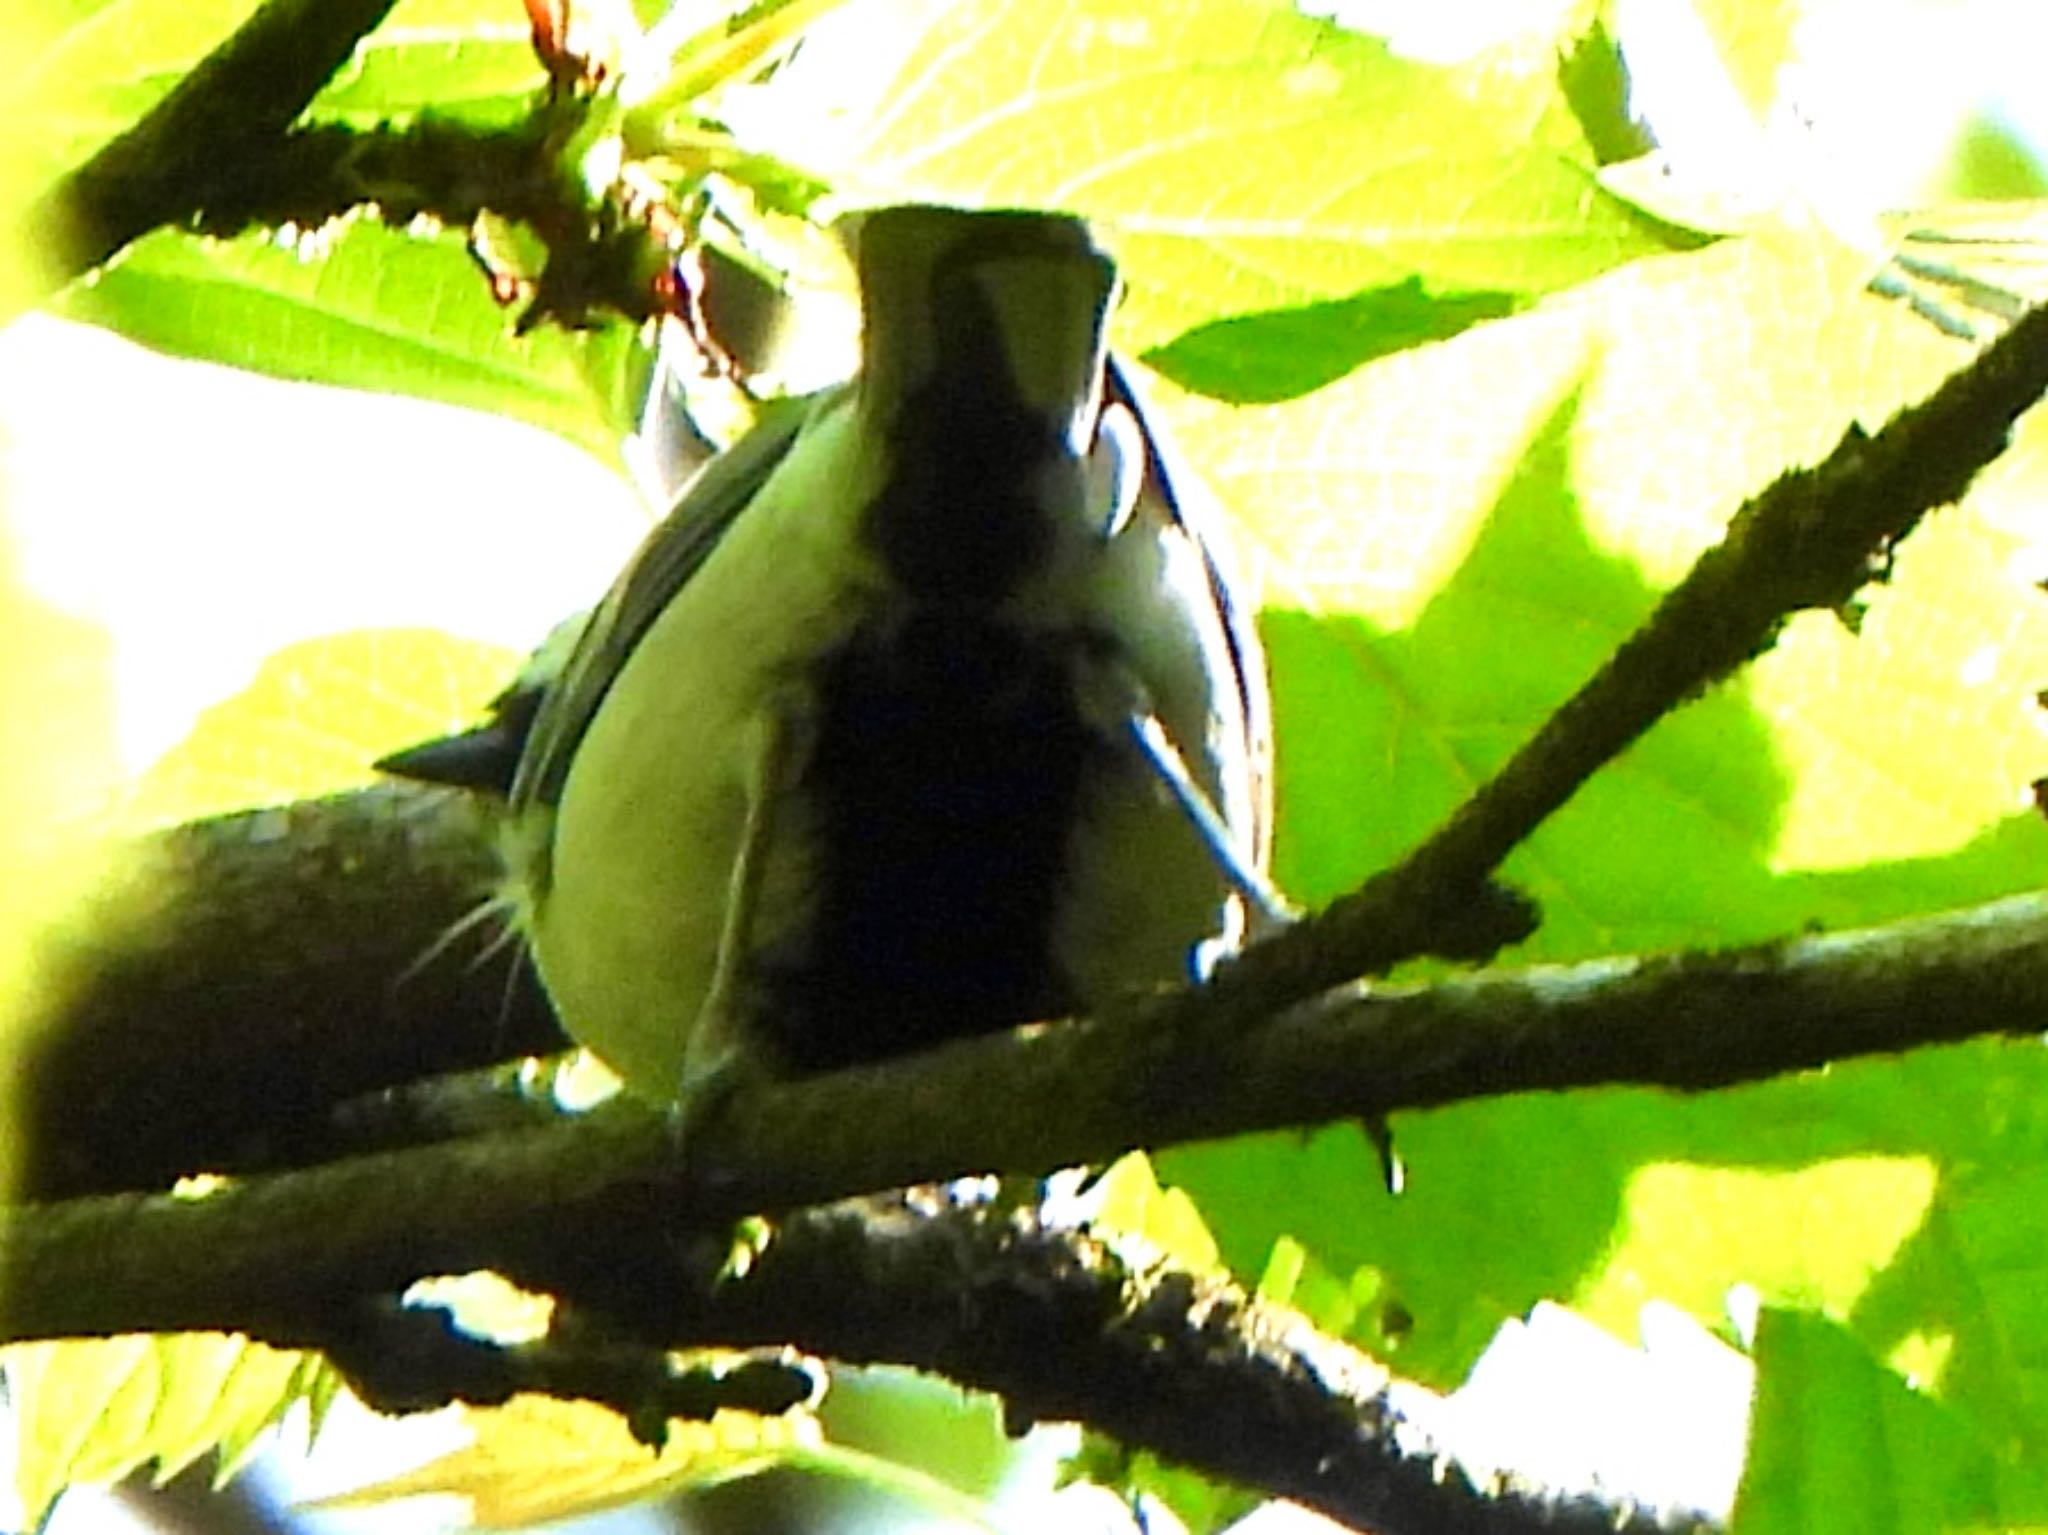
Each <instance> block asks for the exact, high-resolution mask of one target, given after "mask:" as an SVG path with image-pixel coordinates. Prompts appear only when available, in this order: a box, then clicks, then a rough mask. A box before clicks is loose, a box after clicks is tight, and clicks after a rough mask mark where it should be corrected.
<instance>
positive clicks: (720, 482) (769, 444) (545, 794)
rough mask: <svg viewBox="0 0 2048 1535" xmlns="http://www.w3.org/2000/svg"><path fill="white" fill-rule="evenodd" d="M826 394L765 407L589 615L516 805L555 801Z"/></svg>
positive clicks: (542, 719)
mask: <svg viewBox="0 0 2048 1535" xmlns="http://www.w3.org/2000/svg"><path fill="white" fill-rule="evenodd" d="M831 393H833V392H832V391H828V392H827V394H825V395H806V396H801V397H797V398H793V399H787V400H782V401H779V402H777V403H776V404H774V405H771V406H769V407H767V409H766V410H765V411H764V412H763V413H762V416H761V419H760V421H759V422H758V423H756V425H755V426H754V428H753V430H752V431H750V432H748V433H747V434H746V436H744V437H742V438H741V439H740V440H739V441H738V442H736V443H734V444H733V445H732V447H731V448H729V449H728V450H727V451H725V452H724V453H721V454H719V455H718V456H717V457H716V458H714V459H712V460H711V461H710V462H709V463H707V464H706V465H705V466H704V468H703V470H702V472H701V473H699V474H698V475H697V477H696V478H695V479H693V480H692V481H691V482H690V483H689V485H688V486H686V487H685V488H684V490H683V493H682V494H681V495H680V496H679V497H678V498H677V500H676V504H675V505H674V507H673V508H671V509H670V511H669V514H668V516H666V517H665V518H663V519H662V521H661V525H660V526H659V527H657V528H656V529H655V530H654V532H653V533H652V534H650V535H649V536H648V539H647V541H646V543H644V544H642V545H641V546H640V552H639V553H638V554H637V555H635V556H634V557H633V561H632V563H631V564H629V565H628V566H627V567H626V569H625V572H624V573H623V574H622V575H621V576H620V577H619V579H618V580H617V581H616V582H615V583H613V585H612V589H611V590H610V591H609V592H607V593H606V594H605V599H604V601H603V602H602V603H600V604H599V605H598V607H597V609H596V611H595V612H593V613H592V614H591V615H590V621H589V623H588V624H586V625H585V626H584V629H583V633H582V636H581V637H580V638H579V639H578V640H577V642H576V648H575V650H574V651H573V652H572V653H571V654H570V656H569V659H568V662H567V664H566V665H565V666H564V667H563V669H562V672H561V675H560V676H559V677H557V678H555V679H554V680H553V682H552V683H551V684H550V686H549V688H548V691H547V695H546V698H545V699H544V701H543V702H542V703H541V706H540V709H539V711H538V713H537V715H536V716H535V718H534V721H533V726H532V730H531V733H530V734H529V736H528V737H527V739H526V743H525V751H524V753H523V755H522V756H521V758H520V762H519V770H518V774H517V776H516V777H515V778H514V780H513V784H512V802H513V805H514V807H515V808H517V807H520V806H524V805H528V804H532V803H535V802H538V803H540V804H543V805H553V804H555V803H556V802H557V800H558V799H559V798H560V796H561V792H562V781H563V780H564V779H565V778H566V777H567V776H568V773H569V763H570V761H571V760H572V759H573V758H574V757H575V755H576V748H577V746H578V745H579V744H580V743H581V741H582V739H583V733H584V732H585V731H586V730H587V729H589V728H590V721H591V718H592V716H593V715H595V714H596V713H597V709H598V705H599V704H601V703H603V701H604V696H605V693H606V691H607V690H608V689H609V688H610V687H611V684H612V680H613V679H614V678H615V677H617V676H618V674H619V668H620V667H621V666H623V665H624V664H625V660H626V657H627V656H629V655H630V654H632V651H633V647H634V646H636V645H637V644H639V643H640V639H641V637H642V636H643V635H644V634H646V632H647V629H648V626H649V625H651V624H652V623H653V622H654V621H655V619H657V618H658V617H660V616H661V612H662V610H663V609H664V608H666V607H667V606H668V604H669V600H670V599H671V598H672V597H674V596H675V594H676V593H677V592H678V591H680V590H681V589H682V587H683V585H684V583H685V582H687V581H688V580H689V579H690V578H691V577H692V576H694V575H695V574H696V573H697V572H698V570H699V569H701V568H702V567H703V564H704V562H705V561H706V560H707V559H709V558H710V557H711V551H712V550H713V549H715V548H717V547H718V541H719V540H720V539H721V538H723V537H724V536H725V534H726V531H727V530H728V529H730V528H731V527H732V525H733V523H734V522H736V521H737V520H738V519H739V516H740V513H742V512H743V511H745V510H746V509H747V506H748V504H749V503H750V502H752V500H753V499H754V496H755V494H756V493H757V492H758V491H759V490H760V488H761V487H762V485H763V484H765V483H766V482H767V480H768V477H769V476H770V475H772V474H773V473H774V472H775V469H776V467H777V466H778V465H779V464H780V463H781V462H782V460H783V458H784V457H785V456H786V455H787V454H788V452H789V449H790V445H791V444H792V443H793V442H795V441H796V438H797V434H798V433H799V432H800V431H801V430H802V428H803V425H804V423H805V422H806V421H807V420H808V419H810V416H811V414H812V412H813V411H814V410H816V409H820V408H822V407H823V406H824V404H826V403H827V402H828V399H829V396H830V394H831Z"/></svg>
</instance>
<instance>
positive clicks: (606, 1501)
mask: <svg viewBox="0 0 2048 1535" xmlns="http://www.w3.org/2000/svg"><path fill="white" fill-rule="evenodd" d="M464 1421H465V1422H466V1423H467V1424H468V1426H469V1427H470V1429H471V1430H472V1431H473V1432H474V1434H475V1442H474V1443H472V1444H471V1445H469V1446H468V1447H466V1448H464V1449H460V1450H455V1451H453V1452H451V1453H449V1454H447V1455H443V1456H440V1457H439V1458H437V1459H435V1460H432V1461H429V1462H428V1463H427V1464H426V1465H424V1466H421V1467H419V1468H418V1469H417V1470H414V1471H408V1472H406V1473H404V1474H402V1475H400V1476H395V1477H389V1478H387V1479H385V1480H383V1481H378V1482H373V1483H371V1484H369V1485H368V1486H364V1487H359V1488H356V1489H355V1490H353V1491H351V1492H347V1493H343V1494H341V1495H339V1496H336V1497H330V1498H322V1499H320V1500H318V1501H317V1502H315V1503H312V1504H309V1505H307V1506H308V1507H311V1508H326V1509H350V1508H369V1507H375V1506H376V1505H379V1504H383V1503H390V1502H395V1501H398V1500H400V1499H404V1498H416V1497H430V1496H437V1495H443V1494H445V1495H450V1496H454V1497H460V1498H464V1499H467V1500H468V1502H469V1505H470V1519H471V1521H472V1522H473V1523H474V1524H475V1525H476V1527H477V1528H479V1529H486V1530H511V1529H519V1528H522V1527H524V1526H526V1525H530V1524H538V1523H540V1522H542V1521H543V1520H548V1519H561V1518H567V1517H569V1516H571V1515H576V1514H585V1513H591V1512H594V1511H596V1510H599V1509H604V1508H614V1507H617V1506H619V1505H621V1504H625V1503H632V1502H638V1501H640V1500H641V1499H643V1498H650V1497H653V1496H655V1495H656V1494H657V1493H663V1492H676V1491H680V1490H682V1489H684V1488H691V1487H711V1486H716V1485H718V1484H719V1483H721V1482H727V1481H731V1480H733V1479H734V1478H736V1477H742V1476H750V1475H753V1474H754V1473H756V1472H759V1471H763V1470H765V1469H767V1468H768V1467H769V1466H772V1465H777V1464H782V1463H786V1462H787V1461H789V1460H790V1459H791V1458H792V1457H793V1456H795V1455H797V1454H798V1453H799V1452H800V1451H803V1450H805V1449H807V1448H808V1447H811V1446H813V1445H815V1443H816V1440H817V1428H816V1424H815V1423H814V1422H813V1421H812V1419H811V1417H810V1415H809V1414H808V1413H805V1412H801V1411H798V1412H793V1413H785V1414H783V1415H782V1416H781V1417H776V1418H767V1417H762V1416H760V1415H758V1414H754V1413H743V1412H734V1411H731V1410H725V1409H722V1410H720V1411H719V1412H718V1413H717V1415H716V1416H714V1417H713V1418H712V1419H711V1420H710V1421H709V1422H697V1421H692V1420H688V1419H681V1418H678V1419H672V1420H671V1421H670V1423H669V1425H668V1442H667V1443H666V1444H665V1445H664V1446H663V1447H662V1448H661V1449H660V1450H659V1451H655V1450H652V1449H650V1448H649V1447H648V1446H647V1445H645V1444H643V1443H641V1442H640V1441H639V1440H638V1439H635V1438H634V1437H633V1434H632V1432H631V1430H630V1429H629V1428H628V1427H627V1425H626V1420H625V1419H624V1418H622V1417H620V1416H619V1415H618V1414H617V1413H615V1412H612V1411H611V1410H610V1409H608V1408H604V1407H598V1406H595V1405H594V1404H592V1403H589V1402H565V1401H557V1400H555V1399H554V1398H552V1397H544V1396H515V1397H514V1398H512V1400H511V1401H509V1402H507V1403H506V1404H505V1405H504V1406H502V1407H492V1408H472V1409H470V1410H469V1411H467V1412H466V1413H465V1414H464Z"/></svg>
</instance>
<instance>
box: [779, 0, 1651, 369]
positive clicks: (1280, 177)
mask: <svg viewBox="0 0 2048 1535" xmlns="http://www.w3.org/2000/svg"><path fill="white" fill-rule="evenodd" d="M830 46H831V43H830V40H829V38H827V39H823V40H821V41H820V43H819V47H820V49H821V52H822V53H823V56H824V57H826V58H828V59H829V57H830V53H829V50H830ZM820 67H821V68H822V67H824V66H820ZM803 89H805V83H804V81H803V80H802V79H801V78H800V77H798V73H797V72H792V78H791V83H790V84H789V85H788V86H787V87H786V88H785V90H784V92H783V94H782V95H781V96H779V97H774V98H771V105H770V106H769V107H768V108H766V109H764V110H763V111H762V112H761V114H760V115H761V119H762V121H761V126H760V130H759V131H760V134H761V135H763V136H764V137H765V138H766V139H767V141H768V143H769V147H771V148H775V149H777V150H778V151H779V152H781V153H784V154H785V155H787V156H788V157H789V158H791V159H793V160H796V161H797V162H799V163H808V164H812V165H814V166H827V167H833V168H835V169H836V173H837V175H838V176H839V179H840V180H841V183H842V188H843V189H844V190H847V191H849V192H857V193H858V194H859V195H861V196H863V197H867V198H871V199H873V200H876V201H896V200H919V199H922V200H936V201H953V202H960V201H971V202H984V203H999V204H1000V203H1020V204H1034V205H1043V206H1059V207H1065V208H1071V209H1073V210H1075V211H1077V212H1081V213H1085V214H1087V215H1089V216H1090V217H1091V218H1093V219H1095V220H1097V221H1098V222H1099V223H1100V224H1101V225H1102V226H1103V227H1104V228H1105V229H1106V230H1108V231H1110V232H1111V233H1112V234H1113V236H1114V238H1115V243H1116V245H1117V248H1118V251H1119V253H1120V256H1121V257H1122V259H1123V262H1124V266H1125V272H1126V277H1127V279H1128V281H1129V283H1130V287H1131V293H1130V297H1129V300H1128V302H1127V304H1126V308H1125V311H1124V313H1123V315H1122V317H1121V322H1120V323H1121V325H1122V329H1123V333H1124V337H1125V341H1126V344H1128V345H1131V346H1133V347H1138V348H1143V347H1147V346H1152V345H1156V344H1159V343H1161V342H1163V341H1165V340H1167V339H1168V338H1170V337H1171V336H1173V335H1175V334H1178V333H1179V332H1181V331H1183V330H1186V329H1188V328H1189V327H1191V326H1194V325H1198V324H1202V323H1204V322H1207V321H1210V320H1214V319H1216V318H1219V317H1221V316H1225V315H1233V314H1242V313H1248V312H1260V311H1268V310H1289V309H1294V308H1297V307H1299V306H1301V305H1304V304H1311V303H1318V302H1326V301H1330V300H1340V299H1349V298H1352V297H1354V296H1356V295H1360V294H1363V293H1367V292H1370V291H1372V290H1375V289H1381V288H1387V287H1390V286H1393V285H1398V284H1401V283H1404V282H1406V281H1408V280H1409V279H1411V278H1419V279H1420V280H1421V282H1422V284H1423V286H1424V288H1425V289H1426V290H1427V291H1428V292H1430V293H1431V294H1459V293H1467V294H1480V295H1488V296H1490V297H1491V298H1492V300H1493V301H1495V302H1519V301H1521V300H1524V299H1526V298H1528V297H1530V296H1533V295H1535V294H1539V293H1543V292H1548V291H1551V290H1553V289H1556V288H1559V287H1563V286H1566V285H1568V284H1571V283H1574V282H1578V281H1581V280H1583V279H1584V278H1586V277H1588V276H1591V275H1592V274H1594V273H1595V272H1599V271H1602V270H1605V269H1607V268H1608V267H1611V266H1613V265H1615V264H1617V263H1620V262H1624V261H1628V260H1631V259H1634V258H1636V257H1638V256H1642V255H1645V254H1648V253H1651V252H1655V251H1660V250H1664V249H1668V248H1669V243H1668V239H1667V237H1666V235H1665V234H1663V233H1660V232H1659V231H1657V230H1655V229H1654V228H1653V227H1652V226H1650V225H1649V224H1647V223H1645V222H1644V221H1642V220H1641V219H1640V218H1638V217H1637V216H1636V215H1635V214H1633V213H1631V212H1630V211H1628V210H1627V209H1626V208H1625V207H1624V206H1623V205H1622V204H1620V203H1618V202H1616V201H1614V200H1612V199H1609V198H1608V197H1607V196H1606V195H1605V194H1604V193H1602V192H1600V191H1599V190H1598V189H1597V187H1596V186H1595V185H1594V182H1593V157H1592V153H1591V150H1590V149H1589V147H1588V146H1587V145H1586V144H1585V142H1584V140H1583V137H1582V136H1581V135H1580V133H1579V130H1578V128H1577V124H1576V121H1575V119H1574V118H1573V116H1572V113H1571V111H1570V109H1569V106H1568V104H1567V103H1566V101H1565V99H1564V95H1563V91H1562V88H1561V86H1560V85H1559V83H1558V80H1557V71H1556V64H1555V60H1554V58H1552V57H1550V56H1548V55H1547V54H1537V55H1535V56H1534V57H1533V58H1532V57H1528V56H1524V57H1514V58H1497V57H1494V56H1487V57H1486V58H1484V59H1483V60H1481V61H1477V62H1475V63H1473V64H1471V65H1468V66H1464V67H1460V68H1445V67H1441V66H1433V65H1425V64H1419V63H1415V62H1413V61H1409V60H1404V59H1399V58H1396V57H1394V56H1393V55H1392V54H1390V53H1389V52H1388V51H1387V50H1386V48H1385V47H1384V46H1382V45H1381V44H1379V43H1378V42H1376V41H1374V40H1372V39H1369V38H1365V37H1362V36H1359V35H1358V34H1355V33H1350V32H1346V31H1344V30H1342V29H1341V28H1337V27H1333V26H1331V25H1329V24H1327V23H1323V22H1318V21H1314V20H1311V19H1309V18H1307V17H1304V16H1301V15H1300V14H1298V13H1297V12H1295V11H1294V10H1293V9H1291V8H1290V7H1288V6H1285V5H1282V4H1278V3H1268V0H1172V3H1169V4H1157V3H1149V0H1148V3H1142V4H1141V3H1138V0H1064V3H1061V4H1058V5H1054V6H1034V7H1030V8H1028V9H1027V8H1021V7H1016V6H1010V5H1004V4H1000V3H995V0H976V3H968V4H958V5H953V6H950V7H947V8H946V9H945V10H944V11H943V12H942V13H941V14H940V16H939V18H938V20H937V21H936V23H935V24H934V25H933V26H932V27H931V28H930V30H929V31H928V32H927V33H926V34H925V36H924V37H923V38H922V39H921V41H920V42H919V44H918V46H917V48H916V49H915V50H914V52H913V54H912V56H911V57H910V59H909V61H908V62H907V63H906V64H905V65H904V67H903V69H902V72H901V74H900V75H899V76H898V78H897V79H896V81H895V83H894V84H893V85H891V86H890V87H889V88H888V89H887V91H886V92H885V93H884V94H883V95H882V96H881V97H880V98H879V99H878V100H876V101H875V102H873V103H872V104H870V107H869V111H868V116H867V119H866V124H865V127H864V128H857V129H856V131H853V132H851V133H849V132H848V129H847V125H846V123H845V122H843V121H842V120H840V119H839V118H837V117H824V116H822V115H819V114H815V113H806V112H804V111H803V110H802V105H803V104H802V103H801V101H799V100H796V99H792V98H793V97H794V96H795V93H797V92H799V91H802V90H803ZM812 119H815V121H813V120H812Z"/></svg>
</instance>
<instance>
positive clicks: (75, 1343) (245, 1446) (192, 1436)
mask: <svg viewBox="0 0 2048 1535" xmlns="http://www.w3.org/2000/svg"><path fill="white" fill-rule="evenodd" d="M0 1359H4V1363H5V1367H6V1374H7V1391H8V1400H9V1402H10V1403H11V1405H12V1407H13V1409H14V1416H15V1422H16V1432H17V1434H18V1436H19V1443H18V1446H17V1458H16V1463H15V1491H16V1494H17V1495H18V1496H19V1497H20V1499H21V1503H22V1508H23V1510H24V1512H25V1514H26V1516H27V1518H28V1520H29V1522H30V1523H31V1524H33V1523H35V1521H36V1520H38V1519H40V1518H41V1517H42V1514H43V1511H44V1510H45V1509H47V1508H48V1507H49V1505H50V1503H51V1502H52V1501H54V1500H55V1498H56V1496H57V1494H58V1493H60V1492H62V1491H63V1490H64V1489H65V1488H66V1487H69V1486H72V1485H74V1484H77V1483H81V1482H111V1481H116V1480H118V1479H120V1478H121V1477H124V1476H126V1475H128V1474H129V1473H130V1472H131V1471H134V1470H136V1469H138V1468H140V1467H143V1466H153V1467H154V1469H155V1474H156V1476H157V1478H158V1480H160V1481H163V1480H168V1479H169V1478H171V1477H173V1476H175V1475H176V1474H177V1473H178V1472H179V1471H181V1470H183V1469H184V1468H185V1467H186V1466H188V1465H190V1464H192V1463H193V1462H194V1461H196V1460H197V1459H199V1457H200V1456H202V1455H204V1454H206V1453H208V1452H209V1451H218V1453H219V1456H220V1465H219V1469H218V1471H217V1473H216V1475H217V1478H218V1480H220V1481H226V1480H227V1478H228V1477H229V1476H231V1475H233V1474H234V1472H235V1471H236V1470H237V1469H238V1468H239V1466H240V1465H241V1464H242V1462H243V1461H244V1460H245V1459H246V1458H247V1455H248V1452H249V1450H250V1448H251V1446H252V1445H253V1443H254V1442H255V1440H256V1439H257V1438H258V1436H260V1435H261V1434H262V1433H263V1432H264V1431H265V1430H266V1429H268V1428H270V1427H272V1426H274V1425H275V1424H276V1423H277V1422H278V1421H279V1420H280V1419H281V1418H282V1417H283V1416H284V1414H285V1413H286V1412H287V1411H288V1410H290V1408H291V1407H293V1406H294V1405H295V1404H296V1403H298V1402H300V1401H306V1400H310V1399H312V1398H313V1397H314V1396H315V1395H317V1394H322V1393H325V1392H327V1391H329V1390H331V1389H332V1387H331V1384H323V1383H322V1382H323V1377H325V1376H326V1373H327V1371H326V1367H325V1366H324V1365H323V1364H322V1363H321V1362H320V1361H319V1360H318V1359H317V1358H315V1357H314V1356H312V1355H307V1354H296V1353H287V1352H283V1351H280V1350H277V1349H272V1348H266V1347H265V1346H264V1345H262V1344H260V1343H251V1342H250V1341H249V1340H248V1339H246V1338H238V1337H226V1336H222V1335H219V1334H214V1333H180V1334H167V1335H164V1336H161V1337H123V1338H94V1339H77V1340H65V1341H62V1342H53V1343H17V1344H12V1345H10V1346H9V1347H8V1348H7V1349H6V1350H5V1351H4V1355H0Z"/></svg>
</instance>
